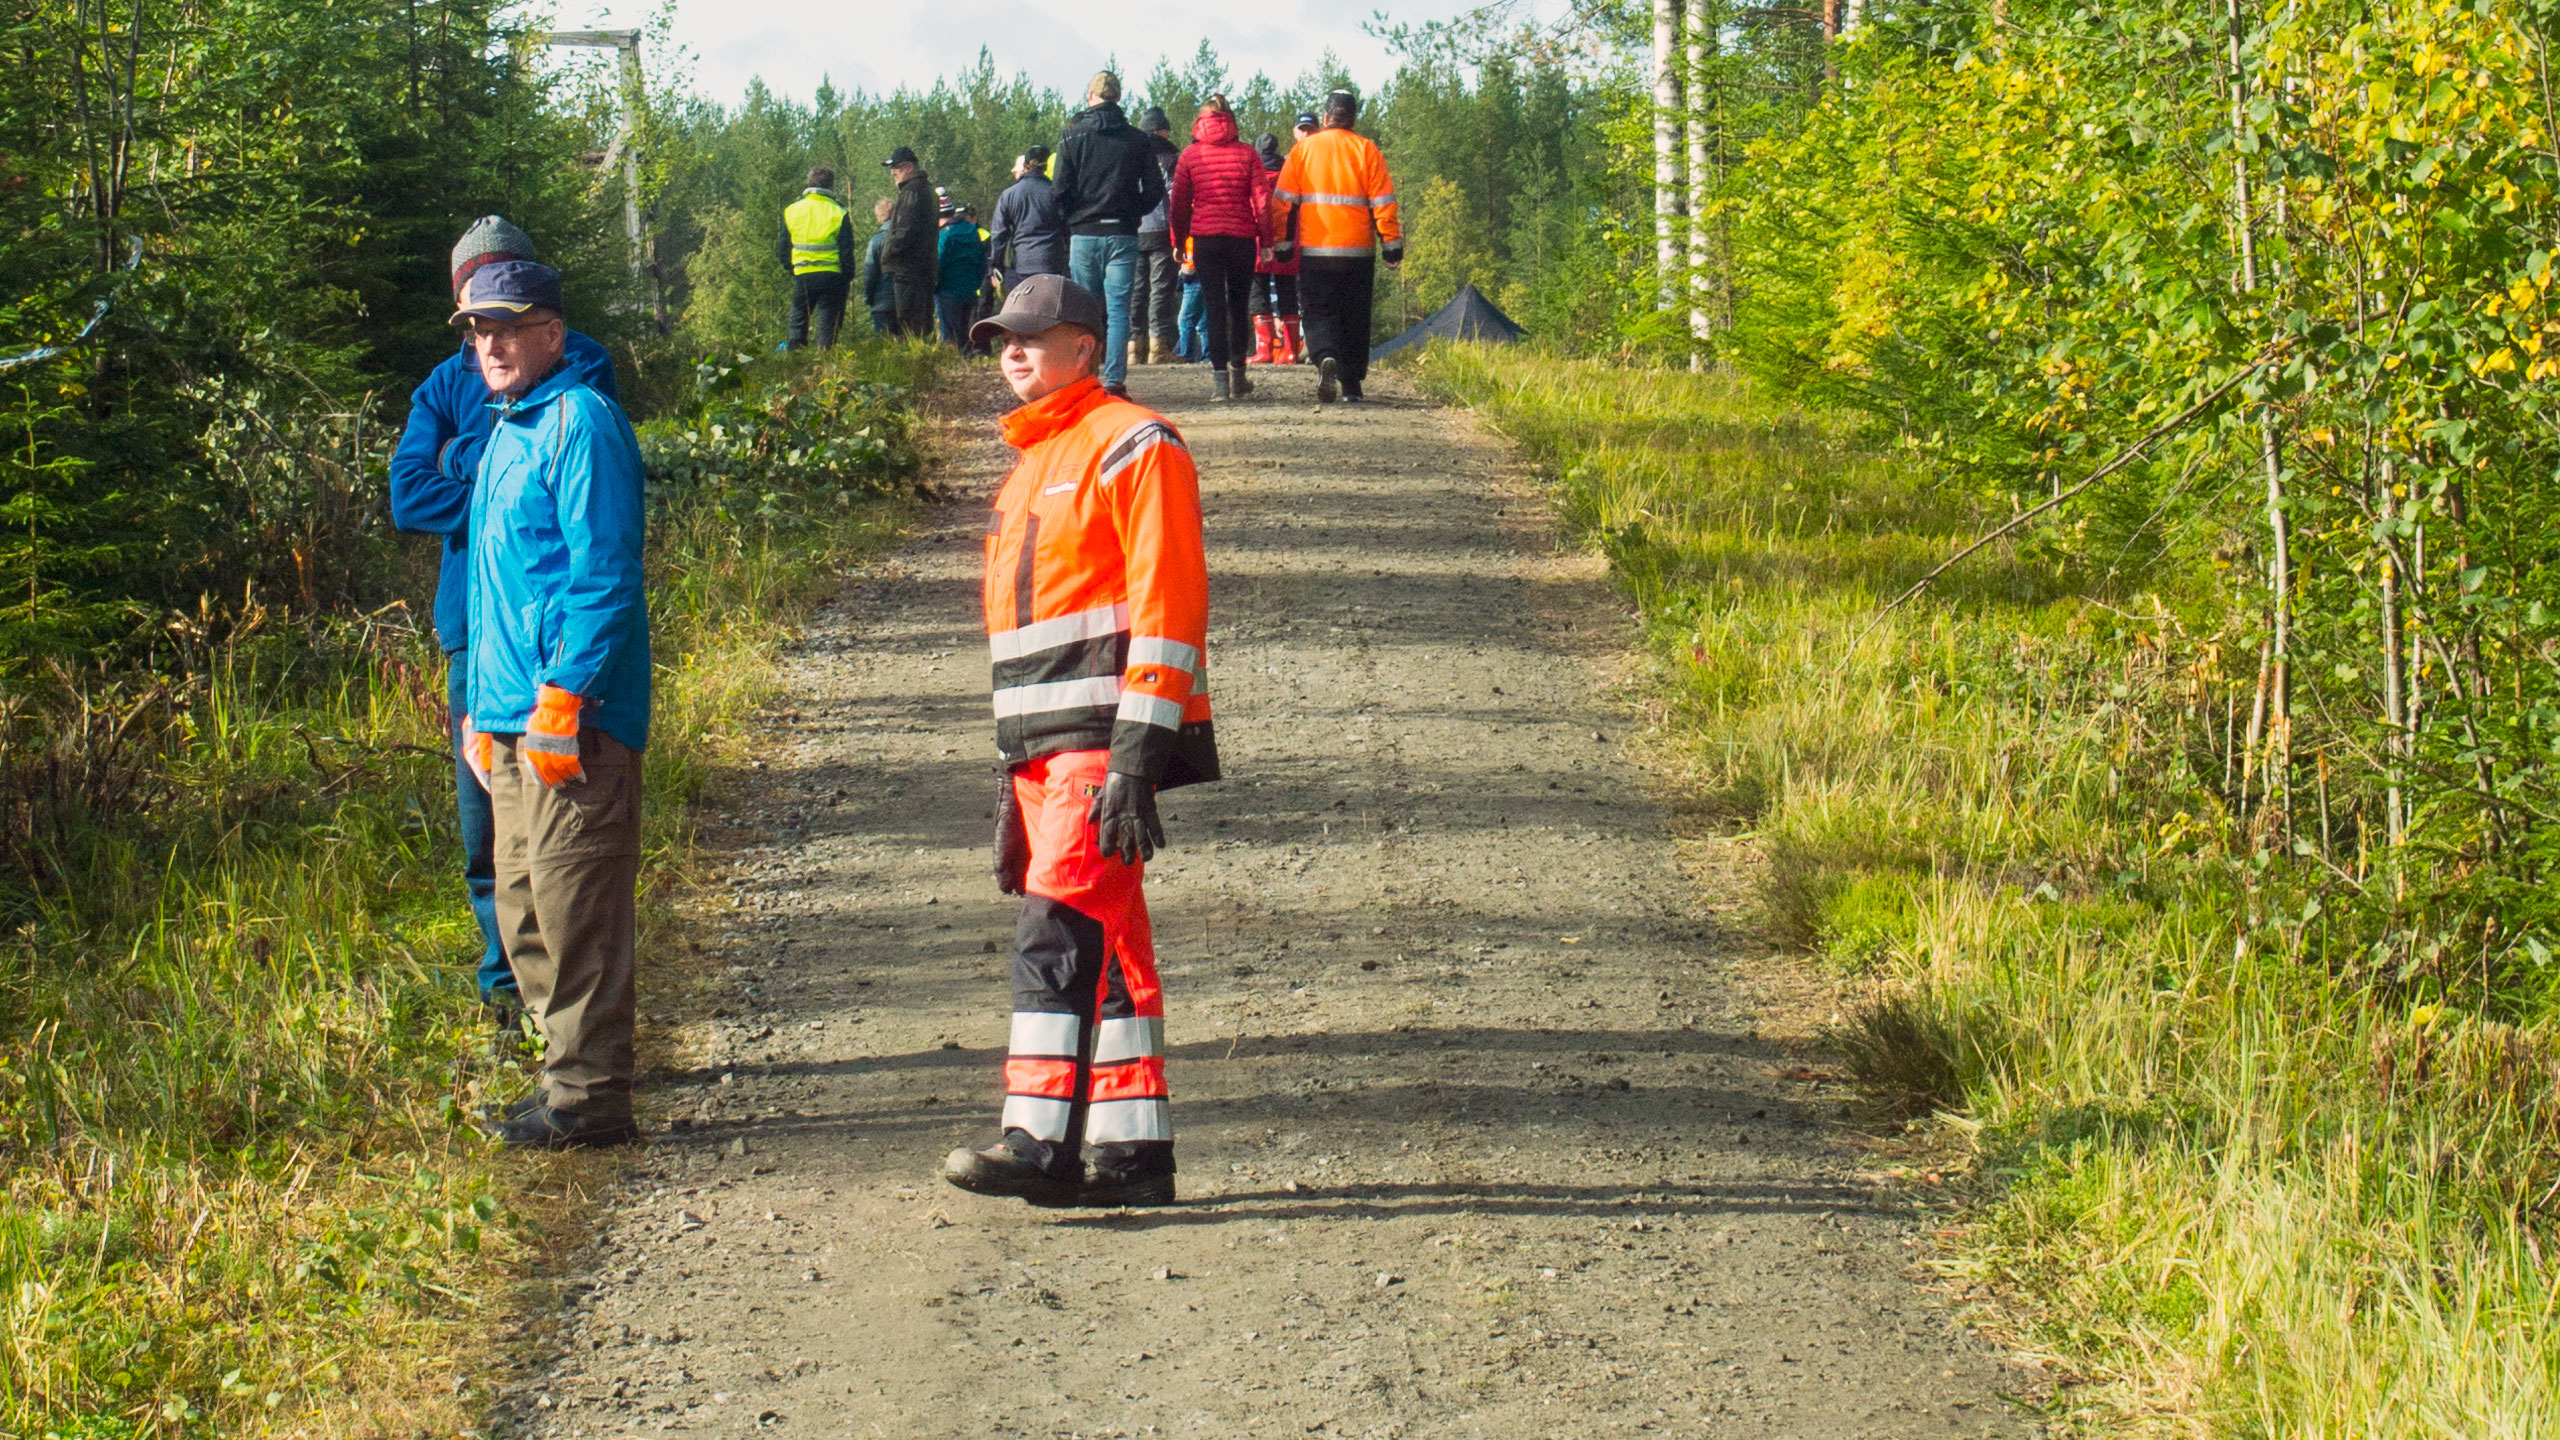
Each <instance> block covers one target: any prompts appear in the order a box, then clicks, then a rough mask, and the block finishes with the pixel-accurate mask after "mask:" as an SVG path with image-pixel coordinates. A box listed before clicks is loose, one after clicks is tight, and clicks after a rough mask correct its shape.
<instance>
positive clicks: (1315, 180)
mask: <svg viewBox="0 0 2560 1440" xmlns="http://www.w3.org/2000/svg"><path fill="white" fill-rule="evenodd" d="M1271 211H1272V219H1273V221H1274V225H1275V229H1276V231H1277V233H1279V234H1280V235H1282V236H1284V237H1285V236H1287V235H1288V234H1289V220H1290V216H1291V214H1292V212H1294V213H1295V215H1296V217H1297V222H1298V229H1297V236H1298V253H1299V254H1301V255H1310V256H1324V255H1332V256H1364V255H1367V254H1368V253H1369V251H1370V246H1371V244H1372V243H1373V242H1384V243H1386V244H1389V245H1397V244H1401V243H1403V241H1404V225H1403V223H1402V222H1401V221H1400V220H1399V219H1398V218H1397V214H1396V185H1395V181H1394V180H1392V179H1390V178H1389V177H1388V175H1387V157H1386V156H1384V155H1381V154H1379V153H1378V147H1377V145H1376V144H1375V143H1373V142H1372V141H1371V140H1370V139H1369V138H1368V137H1367V136H1365V135H1362V134H1360V133H1359V132H1358V131H1356V130H1343V129H1333V130H1319V131H1317V132H1316V133H1314V134H1313V135H1310V136H1308V137H1307V138H1306V139H1304V140H1301V141H1299V142H1298V144H1297V148H1296V149H1293V150H1291V151H1290V152H1289V158H1288V159H1287V160H1285V161H1283V162H1282V163H1281V166H1280V182H1279V185H1278V186H1277V188H1275V189H1274V190H1273V191H1272V192H1271Z"/></svg>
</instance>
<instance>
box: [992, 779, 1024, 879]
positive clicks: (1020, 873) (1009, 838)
mask: <svg viewBox="0 0 2560 1440" xmlns="http://www.w3.org/2000/svg"><path fill="white" fill-rule="evenodd" d="M1002 784H1003V786H1004V791H1003V793H1002V794H1000V795H998V796H996V889H998V890H1000V891H1002V892H1003V893H1005V894H1007V895H1019V894H1021V893H1022V885H1023V881H1024V879H1025V878H1026V877H1028V876H1029V875H1030V874H1031V832H1030V831H1029V830H1027V829H1025V828H1023V824H1022V801H1021V800H1020V799H1019V798H1017V797H1016V796H1015V795H1014V793H1013V777H1012V776H1010V775H1007V776H1006V777H1004V780H1003V781H1002Z"/></svg>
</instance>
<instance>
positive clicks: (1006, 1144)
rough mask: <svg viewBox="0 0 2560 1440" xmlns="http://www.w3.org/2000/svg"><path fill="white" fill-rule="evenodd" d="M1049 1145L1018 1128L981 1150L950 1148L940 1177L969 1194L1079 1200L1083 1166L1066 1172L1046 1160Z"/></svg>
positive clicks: (1038, 1201)
mask: <svg viewBox="0 0 2560 1440" xmlns="http://www.w3.org/2000/svg"><path fill="white" fill-rule="evenodd" d="M1048 1151H1049V1147H1048V1146H1047V1145H1044V1144H1042V1143H1041V1142H1039V1141H1037V1140H1034V1139H1032V1138H1031V1136H1030V1134H1029V1133H1028V1132H1026V1131H1022V1130H1007V1131H1006V1132H1004V1138H1003V1139H1002V1140H999V1141H997V1142H996V1143H994V1144H993V1145H990V1146H988V1147H987V1148H986V1149H984V1150H954V1151H952V1152H951V1154H950V1155H949V1157H947V1158H946V1159H944V1160H943V1162H942V1178H943V1179H945V1180H948V1181H950V1182H951V1183H952V1184H954V1185H957V1186H959V1187H960V1188H961V1189H963V1190H966V1191H968V1192H969V1193H970V1194H972V1195H1003V1196H1011V1197H1013V1198H1014V1199H1017V1200H1027V1201H1029V1202H1031V1203H1032V1204H1034V1205H1042V1206H1048V1207H1051V1208H1057V1207H1061V1206H1068V1205H1075V1204H1078V1203H1081V1202H1080V1200H1079V1196H1080V1195H1081V1194H1082V1192H1083V1189H1084V1183H1083V1182H1084V1176H1083V1174H1082V1171H1083V1168H1084V1167H1083V1166H1082V1165H1081V1164H1078V1165H1076V1166H1075V1167H1074V1169H1073V1170H1072V1171H1070V1172H1068V1173H1060V1168H1059V1167H1055V1166H1053V1165H1052V1164H1051V1162H1050V1156H1049V1154H1048Z"/></svg>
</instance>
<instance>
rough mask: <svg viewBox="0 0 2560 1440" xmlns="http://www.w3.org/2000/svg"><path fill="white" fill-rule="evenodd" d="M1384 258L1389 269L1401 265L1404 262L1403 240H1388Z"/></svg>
mask: <svg viewBox="0 0 2560 1440" xmlns="http://www.w3.org/2000/svg"><path fill="white" fill-rule="evenodd" d="M1386 258H1387V268H1388V269H1390V270H1393V269H1395V268H1396V267H1397V266H1399V265H1402V264H1403V263H1404V242H1403V241H1401V240H1390V241H1388V242H1387V245H1386Z"/></svg>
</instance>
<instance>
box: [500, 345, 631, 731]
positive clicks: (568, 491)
mask: <svg viewBox="0 0 2560 1440" xmlns="http://www.w3.org/2000/svg"><path fill="white" fill-rule="evenodd" d="M492 408H493V409H494V410H495V411H496V412H497V414H496V420H497V423H496V426H495V427H494V428H493V429H492V430H491V432H490V435H489V443H488V445H487V447H486V448H484V449H483V450H482V451H481V452H480V474H479V479H478V483H476V484H475V485H474V486H473V487H472V492H471V536H470V548H471V570H470V573H471V718H472V722H473V723H474V724H476V725H478V726H479V727H480V728H481V729H482V730H485V731H487V732H489V733H490V734H492V735H521V734H523V733H524V728H525V722H526V720H527V719H528V718H529V717H530V716H531V715H532V714H533V696H534V691H535V690H536V689H537V688H538V687H540V686H544V685H557V686H559V687H560V688H561V689H563V690H566V691H568V692H569V693H570V694H573V695H576V696H578V697H580V698H581V699H583V700H585V701H586V702H587V703H586V705H585V706H584V707H583V708H582V709H581V710H580V711H579V716H578V720H579V725H580V727H581V728H583V727H585V726H588V725H593V726H595V727H596V728H598V729H600V730H602V731H604V733H606V734H607V735H610V736H612V737H613V738H614V739H616V740H619V741H621V742H622V743H623V744H625V745H628V746H630V747H631V748H632V749H634V750H639V749H643V748H645V747H646V746H647V745H648V743H649V603H648V593H647V591H646V590H645V589H644V588H643V586H642V584H641V578H640V549H641V540H642V536H643V532H644V530H645V528H646V514H647V511H646V501H645V500H644V499H643V497H642V494H641V479H640V442H639V441H638V440H637V439H635V438H633V436H632V434H631V422H630V421H629V420H627V419H625V418H624V417H623V414H622V407H621V406H619V405H616V404H615V403H614V402H612V401H610V400H608V399H606V398H605V397H604V396H602V395H599V394H597V393H596V391H595V390H594V388H593V387H591V386H589V385H588V384H587V383H586V382H585V381H584V380H582V379H580V378H579V376H578V374H577V372H576V371H574V370H572V369H571V368H570V367H569V366H567V365H565V364H564V365H562V366H561V367H560V368H559V369H558V370H555V371H553V372H551V376H550V378H549V379H546V380H544V381H543V382H542V383H541V384H539V385H536V386H534V387H533V389H532V390H531V391H530V392H528V393H527V394H526V395H525V397H524V398H523V399H521V400H518V401H515V402H513V403H512V404H499V405H496V406H493V407H492Z"/></svg>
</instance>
